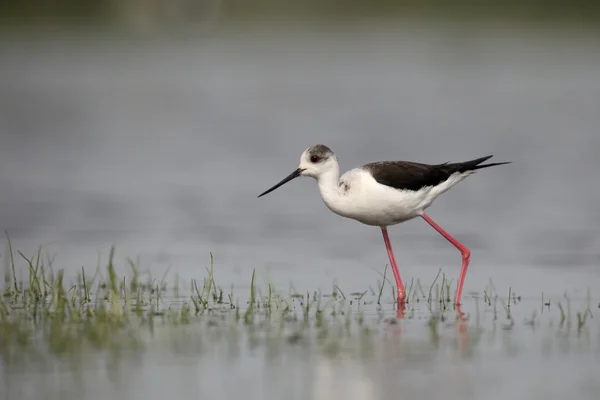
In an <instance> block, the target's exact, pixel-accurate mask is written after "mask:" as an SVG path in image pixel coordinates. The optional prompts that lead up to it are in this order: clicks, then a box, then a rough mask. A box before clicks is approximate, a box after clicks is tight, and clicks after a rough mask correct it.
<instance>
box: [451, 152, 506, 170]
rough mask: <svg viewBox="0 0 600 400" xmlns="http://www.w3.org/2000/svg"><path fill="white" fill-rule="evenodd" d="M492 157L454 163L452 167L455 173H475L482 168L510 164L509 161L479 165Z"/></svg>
mask: <svg viewBox="0 0 600 400" xmlns="http://www.w3.org/2000/svg"><path fill="white" fill-rule="evenodd" d="M492 157H493V156H491V155H490V156H486V157H481V158H477V159H475V160H471V161H465V162H462V163H456V164H454V165H455V166H456V169H457V172H468V171H475V170H478V169H482V168H488V167H494V166H496V165H504V164H510V163H511V161H504V162H497V163H490V164H481V163H482V162H484V161H486V160H489V159H490V158H492Z"/></svg>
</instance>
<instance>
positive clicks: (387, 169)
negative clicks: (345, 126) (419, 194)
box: [363, 156, 508, 191]
mask: <svg viewBox="0 0 600 400" xmlns="http://www.w3.org/2000/svg"><path fill="white" fill-rule="evenodd" d="M491 157H492V156H487V157H481V158H477V159H475V160H471V161H465V162H461V163H452V164H450V163H444V164H436V165H431V164H421V163H416V162H410V161H383V162H374V163H370V164H366V165H364V166H363V168H364V169H366V170H368V171H369V172H370V173H371V175H373V178H375V180H376V181H377V182H379V183H381V184H382V185H386V186H390V187H393V188H394V189H399V190H415V191H417V190H419V189H422V188H424V187H426V186H436V185H438V184H440V183H442V182H444V181H445V180H446V179H448V178H449V177H450V175H452V174H454V173H456V172H460V173H462V172H468V171H474V170H476V169H480V168H486V167H491V166H494V165H501V164H508V162H501V163H492V164H484V165H479V164H481V163H482V162H484V161H485V160H488V159H490V158H491Z"/></svg>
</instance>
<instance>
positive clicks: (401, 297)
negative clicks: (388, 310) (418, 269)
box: [381, 227, 406, 303]
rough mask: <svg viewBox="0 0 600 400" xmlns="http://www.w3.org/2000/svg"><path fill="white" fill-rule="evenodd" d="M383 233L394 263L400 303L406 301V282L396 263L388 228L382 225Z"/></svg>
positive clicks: (386, 246)
mask: <svg viewBox="0 0 600 400" xmlns="http://www.w3.org/2000/svg"><path fill="white" fill-rule="evenodd" d="M381 233H383V241H384V242H385V248H386V250H387V253H388V257H389V258H390V264H391V265H392V271H393V272H394V278H396V287H397V288H398V303H404V299H405V297H406V293H405V291H404V284H403V283H402V279H400V272H399V271H398V265H397V264H396V258H395V257H394V252H393V251H392V245H391V244H390V237H389V236H388V232H387V228H385V227H382V228H381Z"/></svg>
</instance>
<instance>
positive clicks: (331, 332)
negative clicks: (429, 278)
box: [0, 298, 600, 399]
mask: <svg viewBox="0 0 600 400" xmlns="http://www.w3.org/2000/svg"><path fill="white" fill-rule="evenodd" d="M565 301H566V300H565V299H563V302H565ZM501 302H502V303H503V304H504V305H506V299H505V298H504V299H502V298H501V299H499V300H498V301H497V302H491V305H488V304H486V302H485V301H483V299H479V300H478V301H477V302H475V300H472V301H469V302H468V303H467V304H466V305H467V306H469V308H475V309H477V312H475V313H473V314H469V315H468V317H469V320H468V321H460V320H457V319H456V317H455V314H454V312H453V311H451V310H450V311H447V312H445V313H442V314H441V313H440V312H439V311H438V308H437V306H436V304H435V302H434V303H433V305H432V308H431V311H430V310H429V309H428V305H427V301H426V300H422V301H421V302H420V303H418V304H416V305H410V306H409V307H408V310H406V314H405V317H404V318H403V319H396V318H395V317H394V315H395V313H394V311H393V310H392V307H391V306H390V305H385V304H384V308H383V309H382V310H380V311H376V307H374V306H366V307H365V306H363V307H358V306H357V303H356V302H354V305H353V306H350V307H349V308H348V304H347V303H346V304H345V305H344V306H338V307H337V313H336V315H333V314H332V312H333V310H334V309H336V308H335V307H334V308H329V309H327V308H326V309H325V311H324V317H323V322H321V323H318V322H316V319H315V318H314V313H312V312H311V317H309V319H308V322H305V321H306V320H305V319H304V317H303V316H302V314H303V313H302V309H303V304H302V303H301V301H299V300H296V301H294V302H293V305H292V312H291V314H290V315H289V316H290V317H289V318H286V319H284V320H283V322H282V319H281V318H280V317H277V316H276V314H273V316H272V317H266V316H265V315H264V313H263V314H262V315H260V316H257V317H255V318H256V320H255V323H254V324H253V325H252V326H254V328H253V329H250V328H249V326H248V325H245V324H244V323H243V322H242V321H240V322H237V323H236V322H235V319H234V318H233V311H231V312H225V313H221V312H216V311H215V312H213V313H212V314H211V315H204V316H201V317H192V319H191V323H190V324H189V325H179V326H173V325H171V324H169V323H168V322H165V321H162V322H161V318H158V317H156V322H155V323H154V329H153V333H152V334H149V330H148V326H147V325H146V326H142V327H141V328H139V329H138V332H137V333H140V332H141V337H142V338H143V343H145V345H143V346H131V345H128V344H127V343H128V342H126V341H124V342H123V343H121V344H119V342H116V343H115V344H114V345H111V346H108V347H107V348H106V349H102V350H96V349H94V348H88V349H87V350H85V351H76V352H72V353H70V352H66V353H62V354H55V353H52V352H48V351H47V350H44V348H43V346H40V347H33V346H30V347H26V348H24V349H23V350H21V352H22V354H21V356H20V357H15V359H14V360H13V361H7V359H6V358H3V361H2V362H0V382H1V383H2V386H1V387H2V388H3V389H2V390H3V393H4V397H3V398H7V399H12V398H26V399H29V398H31V399H34V398H39V397H41V396H43V397H44V398H51V399H55V398H56V399H58V398H61V399H70V398H73V399H75V398H77V399H101V398H106V397H110V398H117V399H131V398H151V399H155V398H156V399H159V398H164V397H175V398H179V397H187V396H190V395H193V396H200V397H205V396H219V397H221V398H239V397H240V396H242V397H244V398H249V399H263V398H269V399H270V398H273V399H278V398H282V397H290V398H294V399H331V398H337V397H343V398H347V399H388V398H397V397H398V396H419V397H420V398H425V399H433V398H449V399H459V398H460V399H478V398H483V397H485V398H490V399H503V398H506V397H510V398H515V397H517V398H527V399H538V398H539V399H542V398H543V399H561V398H564V397H565V396H569V395H570V396H576V397H577V398H578V399H594V398H596V395H597V391H598V389H599V388H600V387H599V386H598V381H597V379H596V376H597V371H596V368H595V367H596V365H597V363H598V361H599V360H600V330H599V329H598V323H597V321H595V320H594V319H593V318H592V319H588V320H587V323H586V324H585V325H583V326H581V327H579V326H578V325H577V319H576V318H574V314H575V312H577V311H583V310H584V309H585V307H586V302H585V301H580V300H577V299H571V302H570V307H571V308H572V309H571V312H568V313H567V314H566V318H565V320H564V321H562V320H561V315H560V313H559V312H558V310H557V308H556V306H555V305H554V306H551V307H541V304H540V303H536V302H533V301H514V302H511V309H510V311H511V318H512V320H510V319H508V318H507V314H506V312H505V311H504V310H505V308H504V306H502V305H501V304H500V303H501ZM534 312H535V314H534ZM441 316H443V317H444V319H442V320H440V319H439V318H440V317H441ZM361 318H362V321H360V319H361Z"/></svg>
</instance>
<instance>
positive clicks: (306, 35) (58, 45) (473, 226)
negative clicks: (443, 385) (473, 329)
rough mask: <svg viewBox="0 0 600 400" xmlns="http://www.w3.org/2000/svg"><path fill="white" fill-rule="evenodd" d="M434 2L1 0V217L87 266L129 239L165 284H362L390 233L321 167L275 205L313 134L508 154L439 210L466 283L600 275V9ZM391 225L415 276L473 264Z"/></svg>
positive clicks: (433, 238)
mask: <svg viewBox="0 0 600 400" xmlns="http://www.w3.org/2000/svg"><path fill="white" fill-rule="evenodd" d="M415 3H416V2H409V1H398V2H393V3H391V2H385V1H370V2H367V1H335V0H329V1H320V2H316V1H304V2H292V1H279V2H275V1H265V0H263V1H258V0H256V1H255V0H244V1H225V0H223V1H220V0H196V1H192V0H185V1H184V0H180V1H169V2H167V1H158V0H156V1H149V0H148V1H144V0H128V1H118V2H117V1H93V2H92V1H89V2H81V1H79V2H74V1H66V0H63V1H57V2H54V3H53V5H52V6H48V5H47V4H46V3H45V2H41V1H27V2H23V1H13V0H10V1H4V2H3V3H2V4H1V5H0V13H1V21H0V22H1V25H2V27H1V28H0V227H1V228H2V229H5V230H7V231H8V232H9V234H10V235H11V238H12V241H13V246H14V247H16V248H18V249H21V250H22V251H23V252H25V253H26V254H28V255H32V254H33V253H34V252H35V250H36V249H37V247H38V246H40V245H44V246H46V249H47V251H48V252H49V254H54V255H56V259H55V267H56V268H65V269H66V271H67V273H70V274H74V273H75V272H77V271H79V269H80V268H81V266H82V265H85V266H86V267H90V268H95V266H96V263H97V260H98V257H99V255H100V256H101V260H104V261H105V260H106V258H107V256H108V249H109V247H110V246H111V245H112V244H114V245H116V246H117V258H118V261H119V262H121V260H123V258H124V257H125V256H129V257H132V258H135V257H136V256H139V257H140V259H141V261H142V267H143V268H145V269H148V270H150V271H151V272H152V273H153V275H157V276H159V277H160V276H161V275H162V273H163V272H164V271H165V270H166V269H167V267H169V266H171V267H172V269H171V271H173V272H175V273H177V274H178V275H179V276H181V277H183V278H186V279H189V278H201V277H202V276H204V274H205V270H204V267H205V266H206V265H207V264H208V259H209V252H211V251H212V252H213V254H214V255H215V259H216V263H217V264H216V268H217V272H216V274H217V275H216V279H217V280H218V283H219V284H222V285H223V286H225V287H228V285H229V284H235V285H244V284H247V283H248V282H249V278H250V275H251V271H252V269H253V268H257V270H258V272H259V275H260V276H261V279H271V280H274V281H275V282H278V283H280V285H283V286H285V285H288V284H289V283H290V282H292V283H293V284H294V285H295V286H296V287H297V288H298V289H303V290H316V289H318V288H322V289H325V290H328V289H329V288H330V287H331V284H332V282H333V281H334V280H336V281H337V282H338V284H339V285H340V286H341V287H342V288H347V289H348V290H350V291H353V290H356V291H363V290H365V289H366V286H367V285H368V284H370V283H373V284H375V283H376V281H377V279H379V278H380V275H379V274H378V273H381V272H383V269H384V266H385V264H386V263H387V262H388V260H387V255H386V253H385V248H384V245H383V241H382V240H381V234H380V231H379V230H378V229H375V228H371V227H367V226H363V225H360V224H359V223H357V222H354V221H351V220H346V219H342V218H340V217H338V216H336V215H334V214H332V213H331V212H330V211H329V210H327V209H326V207H325V206H324V205H323V203H322V201H321V199H320V198H319V195H318V190H317V187H316V185H315V183H314V182H313V181H311V180H309V179H302V180H297V181H294V182H293V183H290V184H288V185H286V186H285V187H283V188H281V189H279V190H278V191H276V192H274V193H272V194H270V195H269V196H267V197H265V198H261V199H257V198H256V196H257V195H258V194H259V193H260V192H262V191H263V190H265V189H267V188H269V187H270V186H271V185H273V184H274V183H276V182H278V181H279V180H280V179H281V178H283V177H284V176H286V175H287V174H289V173H290V172H291V171H292V170H293V169H295V168H296V167H297V163H298V160H299V156H300V153H301V152H302V151H303V150H304V149H305V148H307V147H308V146H310V145H312V144H316V143H324V144H326V145H328V146H330V147H331V148H332V149H333V150H334V151H335V152H336V153H337V155H338V158H339V160H340V162H341V167H342V170H346V169H348V168H352V167H354V166H357V165H359V164H363V163H366V162H370V161H376V160H394V159H405V160H412V161H421V162H428V163H439V162H445V161H462V160H467V159H472V158H476V157H480V156H485V155H488V154H494V155H495V158H494V159H493V160H496V161H504V160H510V161H513V164H511V165H509V166H502V167H498V168H493V169H489V170H485V171H482V172H481V173H478V174H476V175H474V176H473V177H471V178H469V179H468V180H466V181H464V182H463V183H461V184H460V185H459V186H457V187H455V188H454V189H453V190H451V191H450V192H448V193H446V194H445V195H444V196H442V197H441V198H439V199H438V200H437V201H436V203H434V205H433V207H432V208H431V209H430V212H429V214H430V216H432V217H433V218H434V219H435V220H436V221H437V222H438V223H439V224H440V225H441V226H443V227H444V228H445V229H446V230H448V231H449V232H450V233H452V234H454V235H456V237H457V238H458V239H459V240H461V241H462V242H463V243H464V244H465V245H467V246H468V247H470V248H471V250H472V252H473V256H472V266H471V269H470V270H469V275H468V278H467V283H466V287H465V290H466V291H467V292H468V291H470V290H479V291H481V290H482V289H483V288H484V286H485V285H486V284H487V281H488V279H489V278H490V277H492V278H494V279H495V280H496V281H499V282H500V283H498V285H499V286H501V285H503V284H505V285H507V286H508V285H512V287H513V289H514V290H518V291H520V292H526V293H530V294H532V295H538V293H539V290H547V291H552V292H555V293H562V291H563V290H564V289H568V290H575V291H577V290H585V287H586V286H588V285H595V284H598V283H600V250H599V248H600V230H599V229H598V224H599V223H600V208H599V206H598V204H599V203H600V187H599V185H598V179H599V178H598V171H600V158H599V157H598V153H599V151H600V132H599V129H600V115H599V113H598V111H599V110H600V69H599V68H598V65H600V51H599V50H600V41H599V40H598V38H599V35H598V32H599V31H598V26H599V24H598V23H597V22H596V21H597V15H598V13H597V8H598V7H595V6H594V5H593V4H592V5H590V4H591V3H588V2H583V1H579V2H577V1H576V2H573V1H571V2H566V1H563V2H561V1H556V2H551V3H548V2H544V3H543V4H541V3H540V2H535V1H520V2H506V1H502V2H501V1H489V2H486V4H485V6H482V5H477V6H475V5H474V4H473V3H470V2H464V1H463V2H456V3H455V4H454V5H452V6H450V5H448V4H446V2H437V1H429V2H419V4H415ZM44 4H46V5H44ZM390 235H391V239H392V243H393V246H394V248H395V251H396V256H397V258H398V261H399V264H400V266H401V273H402V274H403V277H404V279H405V280H407V281H410V279H411V278H415V279H416V278H420V279H421V280H422V281H425V282H430V281H431V280H432V279H433V277H434V276H435V274H436V273H437V270H438V268H440V267H441V268H443V270H444V272H445V273H446V274H447V275H448V276H449V277H454V278H455V277H457V276H458V272H459V268H460V254H459V253H458V251H456V250H455V249H454V248H453V247H452V246H451V245H450V244H448V243H447V242H446V241H445V240H444V239H443V238H441V237H440V236H439V235H438V234H437V233H436V232H435V231H433V230H432V229H431V228H430V227H429V226H427V224H425V223H423V222H422V221H419V220H414V221H410V222H408V223H406V224H403V225H399V226H396V227H394V228H392V229H391V230H390ZM1 255H2V260H1V261H2V262H3V263H6V262H7V252H6V251H5V250H4V249H3V250H2V254H1ZM23 271H24V273H25V272H26V270H23Z"/></svg>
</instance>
